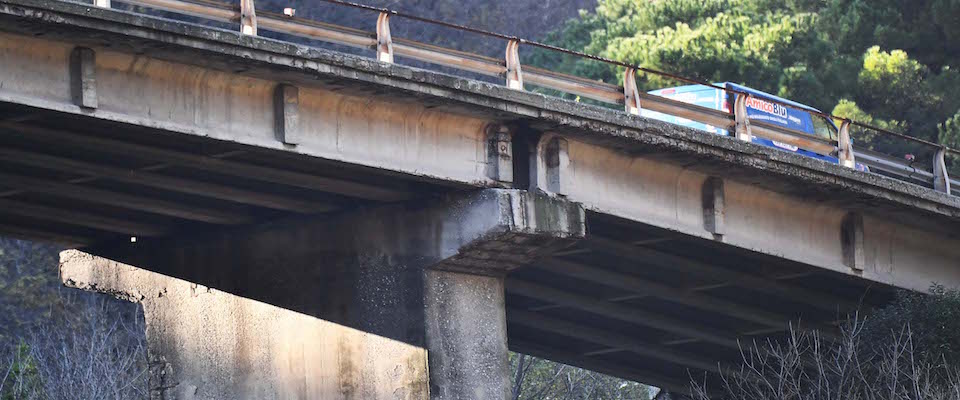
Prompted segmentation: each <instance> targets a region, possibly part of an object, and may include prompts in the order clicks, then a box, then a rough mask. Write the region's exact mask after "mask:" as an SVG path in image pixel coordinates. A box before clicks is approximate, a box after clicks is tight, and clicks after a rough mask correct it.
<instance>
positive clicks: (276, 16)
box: [93, 0, 960, 195]
mask: <svg viewBox="0 0 960 400" xmlns="http://www.w3.org/2000/svg"><path fill="white" fill-rule="evenodd" d="M319 1H323V2H325V3H330V4H335V5H340V6H344V7H352V8H357V9H362V10H367V11H371V12H376V13H378V16H377V23H376V31H375V32H368V31H364V30H360V29H354V28H347V27H342V26H337V25H333V24H328V23H323V22H318V21H313V20H309V19H304V18H299V17H295V16H294V14H295V10H294V9H292V8H287V9H284V10H283V13H266V12H262V11H257V10H256V9H255V6H254V0H239V3H238V4H230V3H223V2H218V1H212V0H113V2H116V3H126V4H129V5H134V6H143V7H147V8H151V9H156V10H161V11H167V12H173V13H177V14H184V15H190V16H194V17H200V18H206V19H210V20H214V21H220V22H228V23H237V24H239V29H240V32H242V33H243V34H247V35H256V34H257V31H258V29H266V30H270V31H274V32H278V33H284V34H290V35H295V36H301V37H305V38H309V39H314V40H320V41H325V42H328V43H333V44H338V45H345V46H350V47H355V48H361V49H369V50H373V51H375V52H376V58H377V59H378V60H380V61H382V62H388V63H392V62H394V57H405V58H409V59H413V60H417V61H421V62H425V63H430V64H435V65H440V66H444V67H451V68H455V69H459V70H464V71H469V72H473V73H477V74H481V75H486V76H493V77H499V78H504V79H505V84H506V86H508V87H510V88H513V89H517V90H524V84H525V83H529V84H533V85H536V86H540V87H544V88H548V89H553V90H558V91H561V92H566V93H570V94H574V95H577V96H581V97H585V98H588V99H593V100H596V101H600V102H604V103H609V104H618V105H623V106H624V109H625V112H627V113H629V114H633V115H640V112H641V110H642V109H646V110H651V111H657V112H660V113H663V114H668V115H672V116H676V117H681V118H685V119H688V120H692V121H697V122H700V123H704V124H708V125H712V126H716V127H720V128H724V129H727V130H729V131H731V132H732V133H733V136H735V137H736V138H738V139H740V140H744V141H751V140H752V138H753V137H754V136H756V137H761V138H765V139H770V140H775V141H777V142H781V143H787V144H790V145H793V146H797V147H799V148H801V149H805V150H808V151H812V152H815V153H818V154H823V155H831V156H834V157H837V158H838V160H839V161H838V162H839V164H841V165H843V166H845V167H848V168H855V167H856V165H857V164H858V163H859V164H862V165H865V166H867V167H869V169H870V171H872V172H875V173H879V174H881V175H886V176H889V177H893V178H896V179H900V180H903V181H906V182H911V183H914V184H919V185H923V186H926V187H932V188H934V189H935V190H938V191H941V192H945V193H952V194H956V195H960V181H957V180H955V179H952V178H950V176H949V174H948V171H947V165H946V162H945V158H946V156H947V154H951V155H953V156H960V152H958V151H957V150H954V149H951V148H949V147H946V146H944V145H941V144H938V143H933V142H929V141H925V140H922V139H918V138H915V137H912V136H908V135H904V134H902V133H897V132H891V131H888V130H884V129H881V128H877V127H874V126H870V125H867V124H863V123H860V122H857V121H853V120H850V119H847V118H840V117H836V116H833V115H829V114H825V113H820V112H816V111H812V110H808V109H801V110H802V111H804V112H809V113H811V114H815V115H819V116H821V117H824V118H831V119H834V120H837V121H840V122H841V123H840V127H839V132H837V133H838V139H837V140H827V139H822V138H819V137H816V136H813V135H809V134H807V133H804V132H801V131H797V130H793V129H789V128H785V127H781V126H777V125H773V124H768V123H763V122H759V121H751V120H750V118H749V116H748V115H747V111H746V103H747V102H748V100H749V98H750V96H751V95H750V94H749V93H746V92H741V91H739V90H734V89H730V88H726V87H722V86H717V85H714V84H711V83H708V82H703V81H699V80H696V79H691V78H686V77H683V76H679V75H676V74H671V73H668V72H663V71H657V70H653V69H649V68H643V67H640V66H635V65H630V64H627V63H624V62H620V61H617V60H611V59H607V58H603V57H598V56H594V55H590V54H586V53H582V52H577V51H572V50H568V49H563V48H559V47H556V46H551V45H548V44H544V43H539V42H535V41H529V40H525V39H521V38H518V37H514V36H509V35H504V34H500V33H495V32H489V31H484V30H480V29H476V28H471V27H468V26H462V25H456V24H451V23H447V22H443V21H437V20H432V19H428V18H423V17H420V16H416V15H411V14H404V13H400V12H397V11H393V10H389V9H384V8H376V7H371V6H366V5H362V4H356V3H350V2H346V1H341V0H319ZM93 2H94V5H96V6H98V7H106V8H109V7H111V0H93ZM393 17H400V18H406V19H410V20H414V21H419V22H424V23H429V24H434V25H439V26H443V27H447V28H453V29H458V30H462V31H467V32H472V33H477V34H481V35H486V36H491V37H495V38H498V39H502V40H505V41H506V42H507V44H506V46H505V56H504V58H503V59H497V58H492V57H486V56H482V55H477V54H472V53H468V52H463V51H458V50H453V49H448V48H444V47H440V46H434V45H430V44H425V43H420V42H416V41H412V40H406V39H401V38H396V39H395V38H393V37H392V36H391V34H390V19H391V18H393ZM521 45H526V46H533V47H538V48H542V49H546V50H550V51H557V52H561V53H564V54H569V55H574V56H577V57H583V58H587V59H591V60H595V61H599V62H603V63H607V64H612V65H616V66H619V67H622V68H623V69H624V85H623V86H619V85H613V84H609V83H604V82H600V81H594V80H590V79H587V78H582V77H577V76H573V75H568V74H564V73H559V72H554V71H549V70H545V69H541V68H532V67H522V66H521V63H520V57H519V47H520V46H521ZM638 72H641V73H646V74H655V75H660V76H665V77H668V78H672V79H676V80H679V81H683V82H687V83H694V84H700V85H705V86H710V87H713V88H715V89H719V90H724V91H726V92H729V93H735V94H737V96H736V102H735V105H734V109H733V111H732V112H726V111H720V110H715V109H710V108H706V107H701V106H697V105H693V104H688V103H683V102H680V101H676V100H671V99H668V98H664V97H660V96H655V95H651V94H648V93H644V92H640V91H639V90H637V84H636V76H637V73H638ZM764 101H769V102H772V103H777V104H780V105H782V106H784V107H788V108H794V109H799V108H798V107H796V106H794V105H791V104H786V103H781V102H778V101H772V100H768V99H764ZM851 126H858V127H861V128H865V129H869V130H872V131H876V132H879V133H881V134H883V135H886V136H889V137H896V138H899V139H901V140H905V141H909V142H913V143H916V144H919V145H920V146H924V147H927V148H929V149H931V150H933V153H934V154H935V155H934V157H933V163H932V164H931V165H930V167H931V169H930V170H926V169H922V168H918V167H917V166H915V165H914V163H913V162H910V161H908V160H906V159H900V158H897V157H893V156H890V155H886V154H882V153H879V152H876V151H873V150H869V149H865V148H863V149H862V148H855V146H854V145H853V141H852V140H851V138H850V132H849V129H850V127H851Z"/></svg>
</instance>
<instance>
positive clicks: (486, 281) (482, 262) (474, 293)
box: [65, 189, 585, 399]
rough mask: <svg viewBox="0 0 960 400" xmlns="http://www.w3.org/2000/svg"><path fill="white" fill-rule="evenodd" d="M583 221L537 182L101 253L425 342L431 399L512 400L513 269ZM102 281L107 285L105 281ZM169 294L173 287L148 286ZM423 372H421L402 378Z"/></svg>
mask: <svg viewBox="0 0 960 400" xmlns="http://www.w3.org/2000/svg"><path fill="white" fill-rule="evenodd" d="M584 230H585V226H584V211H583V209H582V208H581V207H580V206H578V205H576V204H573V203H570V202H568V201H564V200H562V199H557V198H550V197H547V196H545V195H539V194H531V193H527V192H524V191H518V190H503V189H486V190H482V191H479V192H474V193H471V194H466V195H458V196H453V197H451V198H448V199H439V200H435V201H429V202H425V203H418V204H404V205H397V206H385V207H379V208H373V209H367V210H361V211H357V212H352V213H347V214H345V215H341V216H337V217H330V218H314V219H306V220H302V219H301V220H297V221H290V222H287V223H279V224H271V225H267V226H262V227H258V228H255V229H249V230H237V231H233V232H230V231H226V232H217V233H213V234H209V235H197V236H194V237H180V238H175V239H170V240H167V241H157V242H151V241H138V242H137V243H135V244H130V243H127V244H125V245H119V244H118V245H116V246H104V247H98V248H92V249H90V250H89V252H90V253H92V254H97V255H101V256H104V257H107V258H109V259H112V260H116V261H119V262H123V263H125V264H128V265H136V266H138V267H142V268H145V269H148V270H151V271H154V272H157V273H162V274H165V275H168V276H174V277H177V278H181V279H185V280H187V281H190V282H195V283H197V284H200V285H203V286H205V287H212V288H216V289H218V290H221V291H225V292H229V293H231V294H233V295H236V296H241V297H243V298H249V299H255V300H260V301H264V302H267V303H269V304H271V305H273V306H278V307H281V308H284V309H288V310H292V311H296V312H300V313H304V314H306V315H308V316H311V317H317V318H321V319H322V320H324V321H325V322H326V323H331V324H338V326H343V327H344V328H345V329H346V328H347V327H349V328H352V329H355V330H358V331H361V332H364V333H366V334H371V335H376V336H377V337H379V338H382V339H384V340H387V339H389V340H391V342H388V343H393V342H399V343H404V344H406V345H410V346H413V347H415V348H420V349H426V350H427V354H428V359H429V368H428V370H429V386H430V396H431V397H430V398H432V399H496V398H505V397H506V396H507V393H508V390H509V384H508V382H509V378H508V376H507V370H506V368H507V341H506V318H505V315H504V311H505V307H504V287H503V279H504V276H505V274H506V271H508V270H510V269H512V268H516V267H519V266H522V265H524V264H526V263H529V262H530V261H532V260H533V259H535V258H536V257H538V256H539V255H540V254H541V253H542V252H545V251H550V250H553V249H557V248H561V247H565V246H566V245H568V244H569V243H571V242H572V241H574V240H576V239H579V238H582V237H583V236H584V234H585V232H584ZM69 255H70V254H66V255H65V256H69ZM77 268H81V269H82V268H85V267H77ZM72 274H74V275H76V273H72ZM67 277H69V276H65V279H67ZM101 278H103V279H107V280H106V281H105V283H103V284H101V283H98V281H97V279H101ZM110 279H114V278H112V275H109V274H107V275H104V274H99V275H94V276H93V277H92V278H91V279H90V280H85V281H83V282H88V287H90V288H100V287H107V288H108V287H110V285H111V284H110ZM74 280H75V281H79V280H77V279H74ZM158 290H162V288H154V289H153V290H148V292H150V293H152V292H157V291H158ZM107 291H110V290H109V289H107ZM258 304H259V303H258ZM181 311H185V310H181ZM218 311H224V310H218ZM166 312H167V311H163V313H166ZM211 312H214V311H211ZM169 315H171V316H172V315H176V312H173V311H171V312H170V314H169ZM234 315H236V313H234ZM297 315H299V314H297ZM171 318H172V317H171ZM244 318H247V317H246V316H244ZM251 318H253V320H254V321H253V322H250V323H248V322H247V321H240V322H237V324H238V325H239V326H241V328H242V329H244V330H256V328H257V326H259V324H260V322H256V321H258V320H257V319H256V317H251ZM195 328H197V327H196V326H194V325H187V326H185V328H184V330H182V331H163V332H161V333H158V334H161V335H162V334H172V335H174V337H175V338H177V339H171V340H173V341H174V342H177V341H184V340H185V341H189V340H196V339H197V338H198V337H204V336H201V333H202V331H196V330H191V329H195ZM238 329H239V328H238ZM351 332H352V331H351ZM306 339H309V338H306ZM164 340H166V339H164ZM217 340H220V339H217ZM224 340H225V341H226V342H228V343H231V341H230V340H226V339H224ZM218 346H219V344H218ZM181 349H182V347H171V346H168V345H163V347H162V348H161V350H163V351H182V350H181ZM158 351H159V350H158ZM191 354H194V353H191ZM215 356H216V353H215V352H207V353H202V354H194V355H191V356H177V358H176V359H177V360H179V362H185V363H187V364H190V365H191V366H190V367H188V369H189V370H191V371H192V369H193V368H202V366H204V365H208V364H210V363H213V362H214V361H211V360H208V359H209V358H214V357H215ZM194 357H196V358H194ZM265 357H268V358H269V354H267V355H266V356H265ZM235 361H238V362H239V363H238V364H222V365H225V366H228V367H230V368H235V369H236V372H235V374H236V375H238V376H244V375H245V374H246V373H247V372H246V369H247V368H252V366H251V365H249V364H246V363H245V362H244V361H247V360H245V359H238V360H235ZM275 362H278V361H271V363H275ZM411 362H413V361H411ZM404 363H406V361H404ZM171 364H172V368H173V370H174V371H178V367H177V365H176V364H175V363H171ZM181 368H182V367H181ZM230 371H231V370H230V369H229V368H228V369H227V370H226V371H225V372H227V375H231V374H232V373H231V372H230ZM417 371H419V370H418V369H416V368H412V367H411V368H408V371H404V372H403V373H402V374H400V375H399V376H412V375H416V374H417ZM176 376H177V377H178V379H181V380H182V379H192V378H185V377H190V376H192V375H189V374H186V375H183V376H181V375H176ZM180 382H181V381H176V382H174V383H175V384H179V383H180ZM201 383H202V382H201ZM231 384H234V385H237V384H238V383H236V382H233V383H231ZM198 386H200V387H201V389H198V391H203V390H211V391H212V392H204V393H215V394H217V395H224V393H244V394H249V393H254V392H248V391H245V390H247V389H245V388H244V387H243V386H230V387H229V390H235V391H239V392H229V391H227V392H224V391H220V392H218V391H216V390H220V389H219V387H215V388H213V389H207V388H206V387H204V386H203V385H200V384H198ZM264 390H266V389H264ZM285 390H287V389H285ZM256 393H261V392H256ZM294 393H296V392H294ZM409 393H414V391H413V390H412V389H411V391H409ZM224 397H230V396H226V395H224ZM253 397H263V396H260V395H258V396H253ZM274 398H284V397H283V396H279V397H274ZM360 398H364V397H363V396H360ZM414 398H416V397H414ZM421 398H423V397H421Z"/></svg>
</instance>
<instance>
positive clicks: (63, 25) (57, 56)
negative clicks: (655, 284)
mask: <svg viewBox="0 0 960 400" xmlns="http://www.w3.org/2000/svg"><path fill="white" fill-rule="evenodd" d="M0 18H6V20H5V21H9V23H4V24H3V26H2V28H0V29H4V30H7V31H13V32H16V33H14V34H2V36H0V55H2V57H3V58H4V60H5V67H6V68H5V69H4V70H3V71H0V72H2V74H3V75H2V76H0V81H2V82H3V85H2V87H0V101H6V102H11V103H17V104H24V105H30V106H33V107H37V108H40V109H45V110H54V111H58V112H64V113H69V114H75V115H78V116H84V117H85V118H96V119H101V120H109V121H117V122H122V123H128V124H134V125H139V126H149V127H154V128H159V129H163V130H165V131H169V132H175V133H178V134H186V135H191V136H201V137H209V138H216V139H221V140H226V141H230V142H236V143H241V144H245V145H251V146H257V147H259V148H264V149H272V150H276V151H282V152H290V153H297V154H303V155H309V156H314V157H319V158H323V159H327V160H336V161H342V162H346V163H352V164H357V165H362V166H366V167H374V168H380V169H385V170H390V171H392V172H400V173H404V174H409V175H411V176H418V177H420V178H431V179H436V180H440V181H446V182H451V183H457V184H466V185H472V186H477V187H490V186H506V185H509V182H503V181H500V180H498V179H497V178H496V177H492V176H491V173H490V171H491V157H490V154H489V146H488V145H487V142H488V139H489V138H488V136H487V127H488V124H490V123H498V122H507V123H514V124H520V125H524V126H526V127H527V128H528V129H532V130H534V131H539V132H540V133H544V132H546V134H545V135H544V137H552V138H558V139H562V141H554V142H551V143H554V144H559V143H565V146H564V152H565V154H564V157H562V158H557V160H558V162H559V163H558V164H557V165H556V166H555V167H550V168H549V171H547V169H545V168H540V169H537V166H538V165H539V164H538V163H537V162H536V160H534V162H533V163H532V164H531V166H532V167H533V168H531V172H535V173H536V174H538V175H537V176H536V177H535V179H534V181H536V180H537V179H544V180H547V181H545V182H544V185H543V186H538V188H540V189H543V190H546V191H549V192H554V193H558V194H561V195H563V196H566V197H567V198H568V199H569V200H572V201H575V202H580V203H583V204H584V205H585V207H587V208H588V209H589V210H592V211H596V212H598V213H601V214H608V215H614V216H617V217H621V218H626V219H629V220H633V221H637V222H641V223H644V224H650V225H653V226H656V227H660V228H664V229H668V230H671V231H676V232H680V233H683V234H685V235H692V236H696V237H703V238H708V239H711V238H716V239H718V240H722V241H723V243H725V244H726V245H729V246H735V247H738V248H740V249H744V250H747V251H755V252H759V253H763V254H768V255H772V256H776V257H782V258H785V259H789V260H791V261H797V262H801V263H804V264H808V265H812V266H816V267H820V268H824V269H827V270H831V271H836V272H842V273H845V274H850V275H854V276H860V277H864V278H867V279H870V280H874V281H877V282H882V283H887V284H891V285H895V286H899V287H904V288H910V289H921V290H922V289H925V288H926V287H927V286H928V285H929V284H930V283H931V282H940V283H944V284H947V285H958V284H960V270H958V269H957V268H954V266H955V265H957V263H958V254H957V250H956V249H958V248H960V245H958V242H960V238H958V236H957V233H956V232H958V229H960V197H956V196H948V195H946V194H943V193H939V192H936V191H933V190H930V189H927V188H922V187H919V186H916V185H912V184H908V183H903V182H898V181H895V180H892V179H889V178H885V177H881V176H878V175H875V174H869V173H863V172H859V171H853V170H850V169H846V168H842V167H840V166H838V165H830V164H827V163H825V162H822V161H819V160H814V159H810V158H806V157H802V156H799V155H797V154H793V153H788V152H783V151H778V150H776V149H772V148H767V147H763V146H757V145H753V144H751V143H744V142H740V141H737V140H733V139H731V138H727V137H720V136H717V135H705V134H703V133H702V132H699V131H696V130H693V129H687V128H683V127H679V126H675V125H670V124H666V123H662V122H658V121H652V120H649V119H645V118H638V117H635V116H630V115H626V114H624V113H622V112H619V111H615V110H609V109H602V108H597V107H590V106H587V105H584V104H581V103H573V102H569V101H564V100H561V99H556V98H550V97H546V96H542V95H539V94H536V93H530V92H522V91H516V90H510V89H506V88H503V87H500V86H497V85H491V84H486V83H482V82H476V81H470V80H464V79H458V78H454V77H451V76H447V75H443V74H437V73H432V72H427V71H422V70H417V69H412V68H408V67H403V66H399V65H391V64H384V63H379V62H376V61H373V60H370V59H364V58H360V57H352V56H347V55H343V54H339V53H334V52H329V51H324V50H320V49H314V48H309V47H305V46H300V45H296V44H292V43H285V42H279V41H275V40H270V39H265V38H260V37H250V36H244V35H240V34H237V33H234V32H227V31H222V30H216V29H210V28H204V27H198V26H193V25H188V24H184V23H176V22H170V21H164V20H158V19H154V18H150V17H145V16H138V15H131V14H127V13H123V12H117V11H115V10H103V9H96V8H91V7H83V6H79V5H76V4H66V3H61V2H54V1H44V0H4V1H3V2H0ZM33 32H42V33H44V38H43V39H38V38H33V37H27V36H23V34H24V33H33ZM78 44H79V45H84V46H90V47H91V48H92V49H94V51H95V52H96V54H97V57H96V64H97V65H96V71H97V77H98V78H97V82H98V83H97V85H98V86H97V99H98V108H97V109H95V110H92V109H87V108H83V107H79V106H77V105H75V104H73V102H72V99H71V98H70V90H69V83H70V82H69V74H67V73H65V68H66V66H67V61H68V58H69V54H70V51H71V50H72V48H73V47H74V46H76V45H78ZM144 54H149V55H150V56H149V57H147V56H145V55H144ZM280 84H284V85H297V86H299V87H300V90H299V96H300V99H299V101H300V102H299V105H298V107H299V115H300V119H299V122H298V124H299V125H298V126H299V128H300V130H301V131H302V135H301V137H299V138H298V141H299V144H297V145H296V146H292V145H289V144H285V143H283V141H282V140H280V139H281V138H278V136H277V133H276V130H275V126H274V123H275V120H276V118H275V116H274V112H275V110H274V107H273V103H272V99H273V94H274V90H275V88H276V87H277V85H280ZM537 155H540V154H539V153H537ZM518 156H522V155H518ZM547 172H549V173H547ZM523 173H524V171H516V174H523ZM541 175H542V176H541ZM707 177H716V178H720V179H723V180H724V182H725V185H724V188H725V189H724V190H725V191H726V192H727V195H726V196H725V200H726V201H725V205H726V210H725V211H724V213H719V212H718V214H717V215H725V216H726V217H725V221H726V225H725V229H726V234H724V235H721V236H719V237H715V236H714V232H710V231H708V230H706V229H703V226H704V221H703V220H702V218H703V210H702V201H701V198H702V194H701V193H699V188H700V187H701V186H702V184H703V182H704V181H705V180H706V179H707ZM521 188H523V187H521ZM557 188H560V189H557ZM848 213H858V214H861V215H862V218H863V220H864V224H863V236H862V239H863V240H862V247H863V248H861V249H858V250H857V251H856V253H857V254H862V255H863V257H862V262H859V263H857V265H855V266H850V265H848V264H849V263H846V262H844V260H845V259H844V254H846V253H845V252H848V250H849V249H847V250H844V248H843V247H842V246H841V242H842V241H841V233H840V230H841V229H840V221H841V220H843V218H844V216H845V215H847V214H848ZM771 238H772V240H771ZM858 243H859V242H858Z"/></svg>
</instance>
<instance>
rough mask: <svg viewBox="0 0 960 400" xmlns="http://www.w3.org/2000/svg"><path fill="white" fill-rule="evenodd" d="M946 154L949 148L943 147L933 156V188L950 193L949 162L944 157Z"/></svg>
mask: <svg viewBox="0 0 960 400" xmlns="http://www.w3.org/2000/svg"><path fill="white" fill-rule="evenodd" d="M946 155H947V149H946V148H945V147H941V148H940V149H938V150H937V154H936V155H935V156H933V188H934V189H936V190H937V191H940V192H944V193H946V194H950V174H948V173H947V162H946V160H945V159H944V157H945V156H946Z"/></svg>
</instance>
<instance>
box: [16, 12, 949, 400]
mask: <svg viewBox="0 0 960 400" xmlns="http://www.w3.org/2000/svg"><path fill="white" fill-rule="evenodd" d="M0 232H2V233H3V234H7V235H13V236H17V237H24V238H29V239H35V240H43V241H53V242H59V243H64V244H68V245H70V246H74V247H77V248H78V249H79V250H69V251H65V252H64V253H63V254H62V260H61V276H62V279H63V281H64V283H65V284H66V285H68V286H72V287H78V288H83V289H88V290H95V291H101V292H104V293H109V294H112V295H115V296H118V297H122V298H126V299H129V300H131V301H135V302H139V303H141V304H142V305H143V307H144V312H145V316H146V320H147V337H148V341H149V361H150V374H151V383H150V384H151V391H152V392H151V394H152V396H153V397H151V398H156V399H173V398H177V399H217V398H283V399H294V398H296V399H361V398H362V399H504V398H505V397H506V396H507V393H508V390H509V378H508V376H507V354H508V349H509V350H514V351H518V352H524V353H528V354H532V355H536V356H541V357H544V358H548V359H552V360H556V361H561V362H564V363H568V364H572V365H577V366H582V367H585V368H588V369H593V370H597V371H600V372H604V373H608V374H612V375H616V376H620V377H624V378H629V379H634V380H639V381H642V382H645V383H650V384H654V385H659V386H662V387H666V388H672V389H677V390H683V389H684V387H685V386H686V385H687V382H688V377H689V376H690V375H694V376H705V377H706V378H705V379H707V380H711V379H715V375H714V373H715V371H717V368H718V366H720V367H722V366H723V365H729V363H731V362H735V361H736V360H737V359H738V358H739V350H738V348H737V346H738V340H739V341H744V340H747V341H749V340H753V339H756V338H767V337H773V338H776V337H779V336H780V335H782V334H783V333H784V331H785V330H786V329H788V326H789V325H790V324H791V323H792V324H794V326H797V324H798V321H799V327H800V329H820V330H821V332H823V334H824V335H826V336H827V337H830V336H831V335H835V334H836V328H835V325H834V324H835V321H837V320H838V319H841V318H842V317H843V316H844V315H846V314H847V313H849V312H852V311H855V310H857V309H864V310H867V309H869V308H870V307H871V306H873V305H877V304H882V303H884V302H886V301H888V300H889V299H890V297H891V294H892V292H893V290H894V289H895V288H906V289H912V290H925V289H927V288H928V287H929V285H931V284H932V283H940V284H944V285H947V286H958V284H960V237H958V235H960V198H958V197H955V196H950V195H948V194H946V193H943V192H938V191H934V190H932V189H928V188H924V187H921V186H916V185H913V184H909V183H903V182H899V181H896V180H893V179H890V178H886V177H882V176H879V175H874V174H870V173H865V172H860V171H856V170H852V169H848V168H842V167H841V166H838V165H831V164H827V163H825V162H822V161H819V160H813V159H809V158H804V157H801V156H798V155H796V154H793V153H788V152H783V151H777V150H775V149H771V148H767V147H761V146H757V145H753V144H751V143H745V142H742V141H737V140H734V139H732V138H728V137H720V136H715V135H706V134H703V133H701V132H698V131H695V130H691V129H687V128H683V127H679V126H674V125H670V124H666V123H662V122H658V121H653V120H648V119H645V118H640V117H637V116H632V115H629V114H625V113H623V112H622V111H618V110H611V109H605V108H600V107H595V106H590V105H585V104H581V103H576V102H571V101H566V100H562V99H558V98H553V97H548V96H544V95H541V94H537V93H532V92H527V91H522V90H513V89H510V88H507V87H503V86H499V85H494V84H489V83H484V82H479V81H474V80H467V79H461V78H456V77H452V76H449V75H444V74H440V73H435V72H429V71H424V70H419V69H414V68H410V67H405V66H402V65H397V64H391V63H384V62H379V61H376V60H374V59H368V58H362V57H355V56H351V55H345V54H342V53H336V52H331V51H326V50H322V49H317V48H311V47H306V46H303V45H298V44H294V43H289V42H283V41H278V40H272V39H268V38H263V37H257V36H250V35H242V34H240V33H239V32H231V31H227V30H223V29H215V28H210V27H204V26H200V25H193V24H188V23H183V22H177V21H172V20H167V19H161V18H155V17H150V16H145V15H140V14H134V13H130V12H126V11H120V10H115V9H102V8H96V7H92V6H90V5H84V4H76V3H69V2H61V1H51V0H0Z"/></svg>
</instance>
